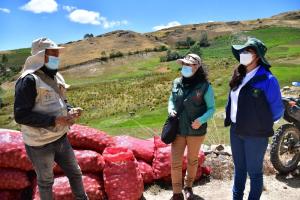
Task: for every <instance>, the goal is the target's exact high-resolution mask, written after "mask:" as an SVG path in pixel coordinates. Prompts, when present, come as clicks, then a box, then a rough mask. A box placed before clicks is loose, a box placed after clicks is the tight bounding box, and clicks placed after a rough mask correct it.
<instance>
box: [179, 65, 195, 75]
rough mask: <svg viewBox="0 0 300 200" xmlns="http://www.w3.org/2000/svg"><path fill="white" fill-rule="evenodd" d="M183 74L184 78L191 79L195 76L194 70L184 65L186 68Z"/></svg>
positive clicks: (183, 69) (183, 68)
mask: <svg viewBox="0 0 300 200" xmlns="http://www.w3.org/2000/svg"><path fill="white" fill-rule="evenodd" d="M181 74H182V76H184V77H186V78H189V77H191V76H192V75H193V68H192V67H190V66H185V65H184V66H182V69H181Z"/></svg>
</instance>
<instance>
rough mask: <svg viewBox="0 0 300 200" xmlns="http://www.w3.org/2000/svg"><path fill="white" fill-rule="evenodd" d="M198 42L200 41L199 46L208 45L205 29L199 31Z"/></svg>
mask: <svg viewBox="0 0 300 200" xmlns="http://www.w3.org/2000/svg"><path fill="white" fill-rule="evenodd" d="M199 43H200V47H208V46H209V45H210V44H209V42H208V38H207V32H206V31H203V32H202V33H201V35H200V40H199Z"/></svg>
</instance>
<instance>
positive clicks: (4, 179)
mask: <svg viewBox="0 0 300 200" xmlns="http://www.w3.org/2000/svg"><path fill="white" fill-rule="evenodd" d="M0 177H1V178H0V189H2V190H3V189H4V190H11V189H12V190H20V189H24V188H26V187H28V186H30V182H29V179H28V177H27V175H26V172H23V171H20V170H16V169H1V168H0Z"/></svg>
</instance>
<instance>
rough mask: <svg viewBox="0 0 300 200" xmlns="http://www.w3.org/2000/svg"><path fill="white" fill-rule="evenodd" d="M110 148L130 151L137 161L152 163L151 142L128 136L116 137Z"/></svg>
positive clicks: (152, 145) (152, 144)
mask: <svg viewBox="0 0 300 200" xmlns="http://www.w3.org/2000/svg"><path fill="white" fill-rule="evenodd" d="M112 146H114V147H124V148H127V149H130V150H131V151H132V152H133V154H134V156H135V157H136V158H137V159H140V160H144V161H146V162H148V163H152V160H153V153H154V143H153V142H152V141H149V140H143V139H138V138H134V137H130V136H116V137H114V144H113V145H112Z"/></svg>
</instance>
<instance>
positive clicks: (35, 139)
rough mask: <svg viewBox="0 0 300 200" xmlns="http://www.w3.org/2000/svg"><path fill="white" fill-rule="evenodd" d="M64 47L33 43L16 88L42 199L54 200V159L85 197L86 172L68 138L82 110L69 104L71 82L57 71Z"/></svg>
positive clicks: (78, 196)
mask: <svg viewBox="0 0 300 200" xmlns="http://www.w3.org/2000/svg"><path fill="white" fill-rule="evenodd" d="M62 48H63V47H59V46H57V44H55V43H54V42H53V41H51V40H50V39H47V38H40V39H37V40H34V41H33V42H32V48H31V56H29V57H28V58H27V60H26V62H25V64H24V67H23V70H22V74H21V76H20V77H19V79H18V80H17V83H16V87H15V104H14V115H15V120H16V122H17V123H19V124H21V131H22V134H23V140H24V143H25V148H26V152H27V155H28V157H29V159H30V160H31V162H32V164H33V167H34V169H35V172H36V174H37V184H38V188H39V194H40V198H41V200H48V199H49V200H50V199H53V197H52V185H53V182H54V175H53V164H54V161H55V162H56V163H57V164H58V165H59V166H60V167H61V168H62V169H63V171H64V173H65V174H66V176H67V177H68V179H69V181H70V185H71V188H72V191H73V194H74V196H75V197H76V199H82V200H85V199H88V198H87V195H86V193H85V191H84V188H83V183H82V173H81V170H80V167H79V166H78V163H77V161H76V158H75V155H74V152H73V149H72V147H71V145H70V143H69V141H68V139H67V137H66V134H67V132H68V130H69V127H70V126H71V125H72V124H73V123H74V120H75V119H76V118H78V117H80V115H81V109H80V108H72V107H71V106H70V105H69V104H68V103H67V100H66V97H65V91H66V88H68V87H69V85H67V84H66V83H65V80H64V78H63V76H62V75H61V74H59V73H58V72H57V71H58V66H59V53H60V49H62Z"/></svg>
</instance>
